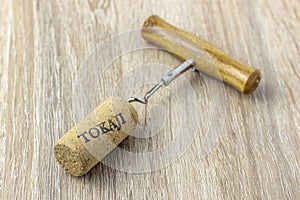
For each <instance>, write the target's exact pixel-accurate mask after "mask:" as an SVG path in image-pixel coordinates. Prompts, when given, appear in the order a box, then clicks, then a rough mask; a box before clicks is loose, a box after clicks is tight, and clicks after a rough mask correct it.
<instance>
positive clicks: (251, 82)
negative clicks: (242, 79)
mask: <svg viewBox="0 0 300 200" xmlns="http://www.w3.org/2000/svg"><path fill="white" fill-rule="evenodd" d="M260 81H261V73H260V71H259V70H255V71H254V72H252V74H251V75H250V76H249V78H248V80H247V82H246V84H245V88H244V91H243V92H244V94H251V93H252V92H254V91H255V90H256V88H257V87H258V86H259V83H260Z"/></svg>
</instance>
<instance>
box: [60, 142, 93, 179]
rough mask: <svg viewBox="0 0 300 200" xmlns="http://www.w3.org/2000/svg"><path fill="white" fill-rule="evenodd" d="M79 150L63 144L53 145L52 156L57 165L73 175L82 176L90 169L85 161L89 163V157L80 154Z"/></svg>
mask: <svg viewBox="0 0 300 200" xmlns="http://www.w3.org/2000/svg"><path fill="white" fill-rule="evenodd" d="M80 152H81V151H80V150H79V149H72V148H70V147H68V146H66V145H64V144H57V145H56V146H55V147H54V156H55V158H56V160H57V162H58V163H59V165H60V166H61V167H62V168H63V169H64V170H66V171H67V172H68V173H70V174H72V175H74V176H82V175H84V174H86V173H87V172H88V171H89V170H90V168H87V163H90V162H91V159H89V158H88V157H84V156H82V155H81V153H80Z"/></svg>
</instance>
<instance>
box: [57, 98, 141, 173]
mask: <svg viewBox="0 0 300 200" xmlns="http://www.w3.org/2000/svg"><path fill="white" fill-rule="evenodd" d="M137 122H138V115H137V112H136V110H135V109H134V108H133V107H132V106H131V105H130V104H129V103H128V102H127V100H124V99H123V98H121V97H110V98H108V99H107V100H105V101H104V102H103V103H102V104H100V105H99V106H98V107H97V108H95V110H94V111H93V112H92V113H90V114H89V115H88V116H87V117H86V118H85V119H84V120H82V121H81V122H80V123H78V124H77V125H76V126H74V127H73V128H71V129H70V130H69V131H68V132H67V133H66V134H65V135H64V136H62V137H61V138H60V139H59V140H58V141H57V143H56V145H55V147H54V155H55V158H56V160H57V162H58V163H59V164H60V166H61V167H62V168H63V169H65V170H66V171H67V172H68V173H71V174H73V175H75V176H82V175H84V174H86V173H87V172H88V171H90V170H91V169H92V168H93V167H94V166H95V165H96V164H97V163H99V161H101V160H102V159H103V158H104V157H105V156H106V155H108V154H109V153H110V152H111V151H112V150H113V149H114V148H115V147H116V146H117V145H118V144H119V143H121V142H122V141H123V140H124V139H125V138H126V137H127V136H128V134H130V133H132V132H133V131H134V130H135V128H136V125H137Z"/></svg>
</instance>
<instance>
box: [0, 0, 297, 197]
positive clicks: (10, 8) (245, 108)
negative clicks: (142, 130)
mask: <svg viewBox="0 0 300 200" xmlns="http://www.w3.org/2000/svg"><path fill="white" fill-rule="evenodd" d="M0 10H1V12H0V16H1V17H0V82H1V87H0V94H1V95H0V102H1V104H0V130H1V132H0V141H1V145H0V154H1V155H0V170H1V177H0V188H1V193H0V199H299V196H300V188H299V185H300V174H299V171H300V168H299V164H300V151H299V147H300V137H299V136H300V125H299V120H300V106H299V105H300V100H299V99H300V92H299V86H300V67H299V63H300V56H299V55H300V50H299V45H300V42H299V41H300V34H299V29H300V1H298V0H282V1H271V0H263V1H260V0H253V1H246V0H241V1H228V0H226V1H217V0H214V1H204V0H198V1H196V0H188V1H161V2H158V1H154V0H151V1H141V0H138V1H102V0H101V1H99V0H89V1H57V0H53V1H36V0H34V1H28V0H26V1H10V0H7V1H5V0H4V1H2V2H1V8H0ZM151 14H157V15H159V16H161V17H162V18H164V19H166V20H167V21H169V22H170V23H172V24H174V25H176V26H178V27H181V28H183V29H185V30H187V31H189V32H192V33H194V34H196V35H197V36H200V37H201V38H203V39H205V40H207V41H210V42H211V43H213V44H215V45H216V46H218V47H220V48H222V49H223V50H225V51H226V52H228V53H229V54H231V55H232V56H234V57H236V58H237V59H239V60H241V61H242V62H245V63H248V64H250V65H252V66H256V67H257V68H259V69H260V70H262V72H263V81H262V83H261V86H260V87H259V89H258V90H257V91H256V92H255V93H254V94H252V95H250V96H247V95H242V94H240V93H239V92H237V91H236V90H234V89H233V88H230V87H228V86H224V85H223V84H222V83H221V82H218V81H213V80H211V79H209V78H207V77H206V76H205V75H201V77H202V79H201V78H200V79H197V77H196V76H195V75H193V74H192V73H186V75H184V76H185V78H186V79H187V80H189V81H190V83H191V85H192V86H193V88H194V89H195V91H196V94H197V98H198V99H199V102H200V103H199V108H200V109H201V111H199V110H196V111H195V112H199V113H200V114H201V116H202V118H203V120H204V121H199V122H198V123H199V124H198V125H199V127H200V128H199V130H198V132H197V136H196V138H195V141H194V142H193V143H192V144H191V145H190V147H189V148H188V149H187V151H186V152H185V153H184V154H183V156H181V157H179V158H178V159H177V160H176V161H174V162H173V163H171V164H170V165H168V166H167V167H165V168H163V169H160V170H157V171H152V172H150V173H138V174H132V173H128V172H122V171H119V170H115V169H112V168H110V167H107V166H105V165H103V164H99V165H97V166H96V167H95V168H94V169H93V170H92V171H91V172H90V173H88V174H87V175H86V176H83V177H73V176H71V175H69V174H67V173H65V172H64V171H63V170H62V169H61V168H60V167H59V165H58V164H57V163H56V161H55V158H54V155H53V147H54V144H55V142H56V141H57V139H58V138H59V137H61V136H62V135H63V134H64V132H66V131H67V130H68V129H69V128H71V127H72V126H73V125H74V120H72V119H73V118H72V116H73V115H74V108H73V107H72V105H73V104H72V103H73V102H74V98H76V97H74V92H72V91H73V90H72V88H73V87H74V83H75V82H76V75H78V73H79V69H80V66H81V64H82V63H83V62H84V60H85V59H86V58H87V57H88V56H89V55H90V54H91V52H93V49H94V48H95V47H96V46H97V44H101V43H103V42H104V41H105V40H106V39H107V38H108V37H112V36H113V35H115V34H117V33H122V32H126V31H131V30H133V29H138V28H140V27H141V24H142V23H143V21H144V20H145V19H146V18H147V17H148V16H149V15H151ZM112 53H113V50H112ZM150 62H152V63H153V62H157V63H162V64H164V65H169V66H175V65H176V64H179V61H178V60H176V59H175V58H174V57H172V56H170V55H169V54H167V53H165V52H162V51H159V50H140V51H138V52H133V53H130V54H129V55H124V58H123V57H121V58H118V59H117V60H116V61H115V62H114V63H113V64H111V65H112V66H115V67H112V68H110V69H109V70H107V72H106V79H104V80H103V82H102V84H101V85H99V88H105V84H106V82H108V83H109V84H116V83H117V81H118V77H121V76H122V72H123V73H124V72H127V71H129V70H130V69H133V68H134V67H136V66H139V65H141V64H143V63H150ZM126 70H127V71H126ZM132 78H136V79H139V77H134V76H132ZM158 80H159V77H158ZM197 80H200V81H197ZM203 80H209V81H208V82H207V84H206V87H201V86H203V84H202V82H201V81H203ZM209 82H211V84H215V85H220V88H221V89H217V91H216V92H215V93H216V95H220V97H224V99H226V109H225V111H226V112H225V113H223V114H224V115H222V119H224V123H225V124H224V127H223V128H222V132H221V133H220V137H218V140H217V142H216V144H215V146H214V147H213V148H212V151H210V152H209V153H207V154H205V155H204V156H202V157H201V156H199V155H200V153H201V151H200V149H201V138H202V136H201V135H202V134H205V126H206V125H207V124H206V123H208V125H209V122H210V121H211V120H213V119H212V115H210V113H209V112H208V111H205V108H206V106H207V105H205V104H204V103H207V104H209V102H210V96H211V95H212V92H214V91H210V90H209V85H210V83H209ZM174 84H175V85H176V83H174ZM204 85H205V84H204ZM149 87H150V86H148V88H149ZM145 88H146V87H145ZM145 88H144V89H145ZM197 88H198V90H197ZM165 91H167V89H165ZM104 93H105V90H104ZM139 94H140V95H142V93H139ZM128 95H129V96H130V95H132V94H128ZM160 96H162V97H161V98H160ZM171 98H173V97H168V95H167V93H164V91H163V90H162V91H161V95H157V96H155V97H153V102H159V101H160V99H161V100H165V102H168V100H170V99H171ZM185 98H187V97H185ZM171 101H172V99H171V100H170V102H171ZM168 105H169V104H168V103H166V107H165V110H166V111H173V110H176V108H175V107H173V106H172V105H169V106H168ZM169 117H170V118H174V119H176V117H178V116H177V115H176V112H171V114H170V115H169ZM172 123H174V121H171V122H170V123H169V124H167V125H166V127H172V126H174V124H172ZM200 125H201V126H200ZM202 125H203V126H202ZM210 125H211V126H213V125H212V124H210ZM167 132H170V131H167ZM170 134H171V133H170ZM154 137H158V139H155V138H154V139H153V140H151V141H152V143H153V145H154V146H155V142H158V143H159V142H160V143H161V142H162V141H161V140H159V137H160V136H159V134H158V135H157V136H154ZM133 140H134V141H133ZM140 140H141V141H140V142H141V143H142V144H143V145H147V144H148V143H149V140H150V139H145V141H146V142H145V141H144V140H142V139H140ZM138 141H139V140H138ZM138 141H137V140H135V139H134V138H131V139H129V142H128V141H127V142H125V144H123V146H124V148H126V145H128V144H130V143H135V144H137V143H138ZM137 146H138V148H140V149H141V148H142V146H141V145H140V146H139V145H138V144H137Z"/></svg>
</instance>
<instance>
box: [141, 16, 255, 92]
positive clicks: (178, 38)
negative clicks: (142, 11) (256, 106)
mask: <svg viewBox="0 0 300 200" xmlns="http://www.w3.org/2000/svg"><path fill="white" fill-rule="evenodd" d="M142 36H143V37H144V39H146V40H148V41H150V42H152V43H154V44H156V45H158V46H160V47H162V48H163V49H165V50H167V51H169V52H170V53H172V54H174V55H175V56H176V57H178V58H179V59H180V60H187V59H189V58H192V59H193V60H194V61H195V63H196V67H197V69H198V70H199V71H201V72H204V73H206V74H207V75H210V76H212V77H214V78H217V79H220V80H222V81H224V82H225V83H227V84H229V85H230V86H232V87H234V88H236V89H237V90H239V91H240V92H243V93H244V94H250V93H252V92H253V91H254V90H255V89H256V88H257V87H258V85H259V83H260V79H261V73H260V71H259V70H258V69H256V68H254V67H251V66H249V65H246V64H244V63H242V62H240V61H238V60H236V59H234V58H233V57H231V56H230V55H228V54H227V53H225V52H224V51H222V50H220V49H218V48H217V47H215V46H213V45H212V44H209V43H208V42H206V41H204V40H202V39H200V38H199V37H196V36H195V35H193V34H191V33H188V32H186V31H184V30H182V29H179V28H177V27H175V26H173V25H171V24H169V23H168V22H166V21H164V20H163V19H161V18H160V17H158V16H156V15H152V16H150V17H148V18H147V19H146V21H145V22H144V24H143V27H142ZM203 55H208V58H209V59H211V60H212V62H211V63H212V64H211V63H208V62H207V61H206V60H205V59H204V57H203Z"/></svg>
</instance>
